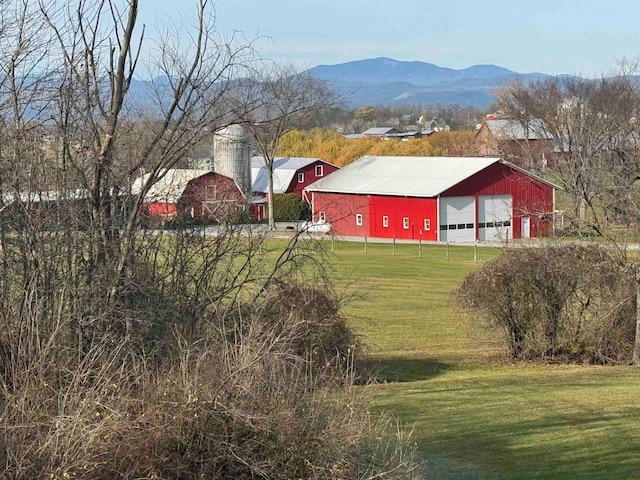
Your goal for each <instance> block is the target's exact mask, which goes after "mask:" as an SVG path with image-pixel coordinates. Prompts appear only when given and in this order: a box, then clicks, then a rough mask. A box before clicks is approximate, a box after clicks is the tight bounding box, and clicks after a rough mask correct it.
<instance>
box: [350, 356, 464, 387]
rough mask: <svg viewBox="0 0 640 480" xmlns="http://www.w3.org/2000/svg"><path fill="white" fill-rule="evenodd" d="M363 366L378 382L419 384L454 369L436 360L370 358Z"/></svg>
mask: <svg viewBox="0 0 640 480" xmlns="http://www.w3.org/2000/svg"><path fill="white" fill-rule="evenodd" d="M361 363H362V366H363V367H364V368H365V369H366V371H368V372H369V374H370V375H371V376H372V378H373V379H374V380H375V381H378V382H397V383H404V382H418V381H421V380H430V379H432V378H434V377H437V376H439V375H443V374H444V373H446V372H447V371H448V370H450V369H452V368H454V366H453V365H449V364H447V363H442V362H440V361H438V360H437V359H435V358H403V357H394V358H369V359H364V360H363V361H362V362H361Z"/></svg>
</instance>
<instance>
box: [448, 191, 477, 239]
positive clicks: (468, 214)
mask: <svg viewBox="0 0 640 480" xmlns="http://www.w3.org/2000/svg"><path fill="white" fill-rule="evenodd" d="M474 217H475V208H474V203H473V197H440V240H441V241H443V242H473V241H474V240H475V221H474Z"/></svg>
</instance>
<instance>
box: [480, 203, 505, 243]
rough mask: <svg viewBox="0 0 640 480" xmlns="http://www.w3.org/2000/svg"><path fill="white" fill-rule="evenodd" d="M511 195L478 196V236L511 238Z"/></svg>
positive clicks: (483, 237) (495, 238)
mask: <svg viewBox="0 0 640 480" xmlns="http://www.w3.org/2000/svg"><path fill="white" fill-rule="evenodd" d="M512 207H513V201H512V199H511V195H481V196H480V197H478V238H479V239H480V240H506V239H510V238H513V228H512V214H511V210H512Z"/></svg>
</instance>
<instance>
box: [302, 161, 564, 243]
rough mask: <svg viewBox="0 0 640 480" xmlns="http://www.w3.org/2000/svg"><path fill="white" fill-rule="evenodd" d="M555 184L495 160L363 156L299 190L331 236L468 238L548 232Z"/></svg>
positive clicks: (504, 236) (535, 234) (425, 238)
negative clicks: (332, 234) (328, 226)
mask: <svg viewBox="0 0 640 480" xmlns="http://www.w3.org/2000/svg"><path fill="white" fill-rule="evenodd" d="M555 188H556V187H555V186H554V185H553V184H551V183H549V182H547V181H546V180H544V179H542V178H540V177H537V176H535V175H532V174H530V173H528V172H526V171H524V170H523V169H521V168H520V167H517V166H515V165H512V164H510V163H507V162H504V161H503V160H501V159H500V158H486V157H379V156H366V157H362V158H360V159H359V160H357V161H355V162H353V163H351V164H350V165H347V166H346V167H344V168H342V169H340V170H338V171H337V172H335V173H332V174H331V175H329V176H327V177H326V178H324V179H322V180H319V181H317V182H315V183H313V184H312V185H310V186H309V187H307V188H306V190H305V192H306V195H307V197H308V198H309V199H310V200H311V204H312V210H313V220H314V221H317V222H318V221H319V222H323V221H324V222H327V223H330V224H331V227H332V231H333V232H334V233H335V234H338V235H354V236H360V237H380V238H402V239H416V240H417V239H422V240H431V241H448V242H473V241H476V240H481V241H488V240H500V239H510V238H529V237H537V236H543V235H547V234H549V233H550V232H551V229H552V225H553V211H554V202H555V190H554V189H555Z"/></svg>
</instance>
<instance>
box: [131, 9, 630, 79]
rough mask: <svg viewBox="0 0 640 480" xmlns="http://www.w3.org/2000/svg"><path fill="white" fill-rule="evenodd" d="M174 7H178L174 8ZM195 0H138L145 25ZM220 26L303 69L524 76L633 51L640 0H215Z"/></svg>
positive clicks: (609, 61)
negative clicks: (354, 63)
mask: <svg viewBox="0 0 640 480" xmlns="http://www.w3.org/2000/svg"><path fill="white" fill-rule="evenodd" d="M177 4H179V5H180V6H177ZM194 4H195V1H194V0H142V1H141V7H140V8H141V10H142V15H141V16H142V18H143V20H144V21H145V22H147V23H154V22H155V19H162V18H166V16H171V17H172V18H173V19H179V18H182V19H183V21H186V20H187V19H188V18H189V12H190V10H191V9H190V5H194ZM215 5H216V7H215V9H216V16H217V19H216V24H217V26H218V28H219V29H220V30H221V31H222V32H231V31H232V30H240V31H242V32H243V33H244V35H246V36H247V37H250V38H251V37H255V36H256V35H259V36H263V37H265V38H264V39H262V40H260V41H259V42H258V49H259V51H260V52H261V53H262V54H263V55H264V56H266V57H269V58H274V59H280V60H291V61H293V62H295V63H296V64H298V65H299V66H301V67H311V66H315V65H319V64H335V63H342V62H348V61H351V60H359V59H363V58H374V57H390V58H394V59H397V60H420V61H425V62H430V63H435V64H437V65H440V66H443V67H451V68H465V67H468V66H471V65H476V64H487V63H492V64H496V65H500V66H502V67H506V68H509V69H511V70H515V71H518V72H521V73H526V72H542V73H549V74H557V73H571V74H582V75H588V76H593V75H599V74H601V73H607V72H609V71H610V70H612V69H613V68H615V66H616V61H617V60H619V59H620V58H622V57H627V58H637V57H638V56H639V55H640V1H639V0H609V1H604V0H601V1H595V0H536V1H534V0H483V1H480V0H476V1H471V0H422V1H419V0H392V1H384V2H383V1H380V0H368V1H367V0H217V2H216V3H215Z"/></svg>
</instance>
